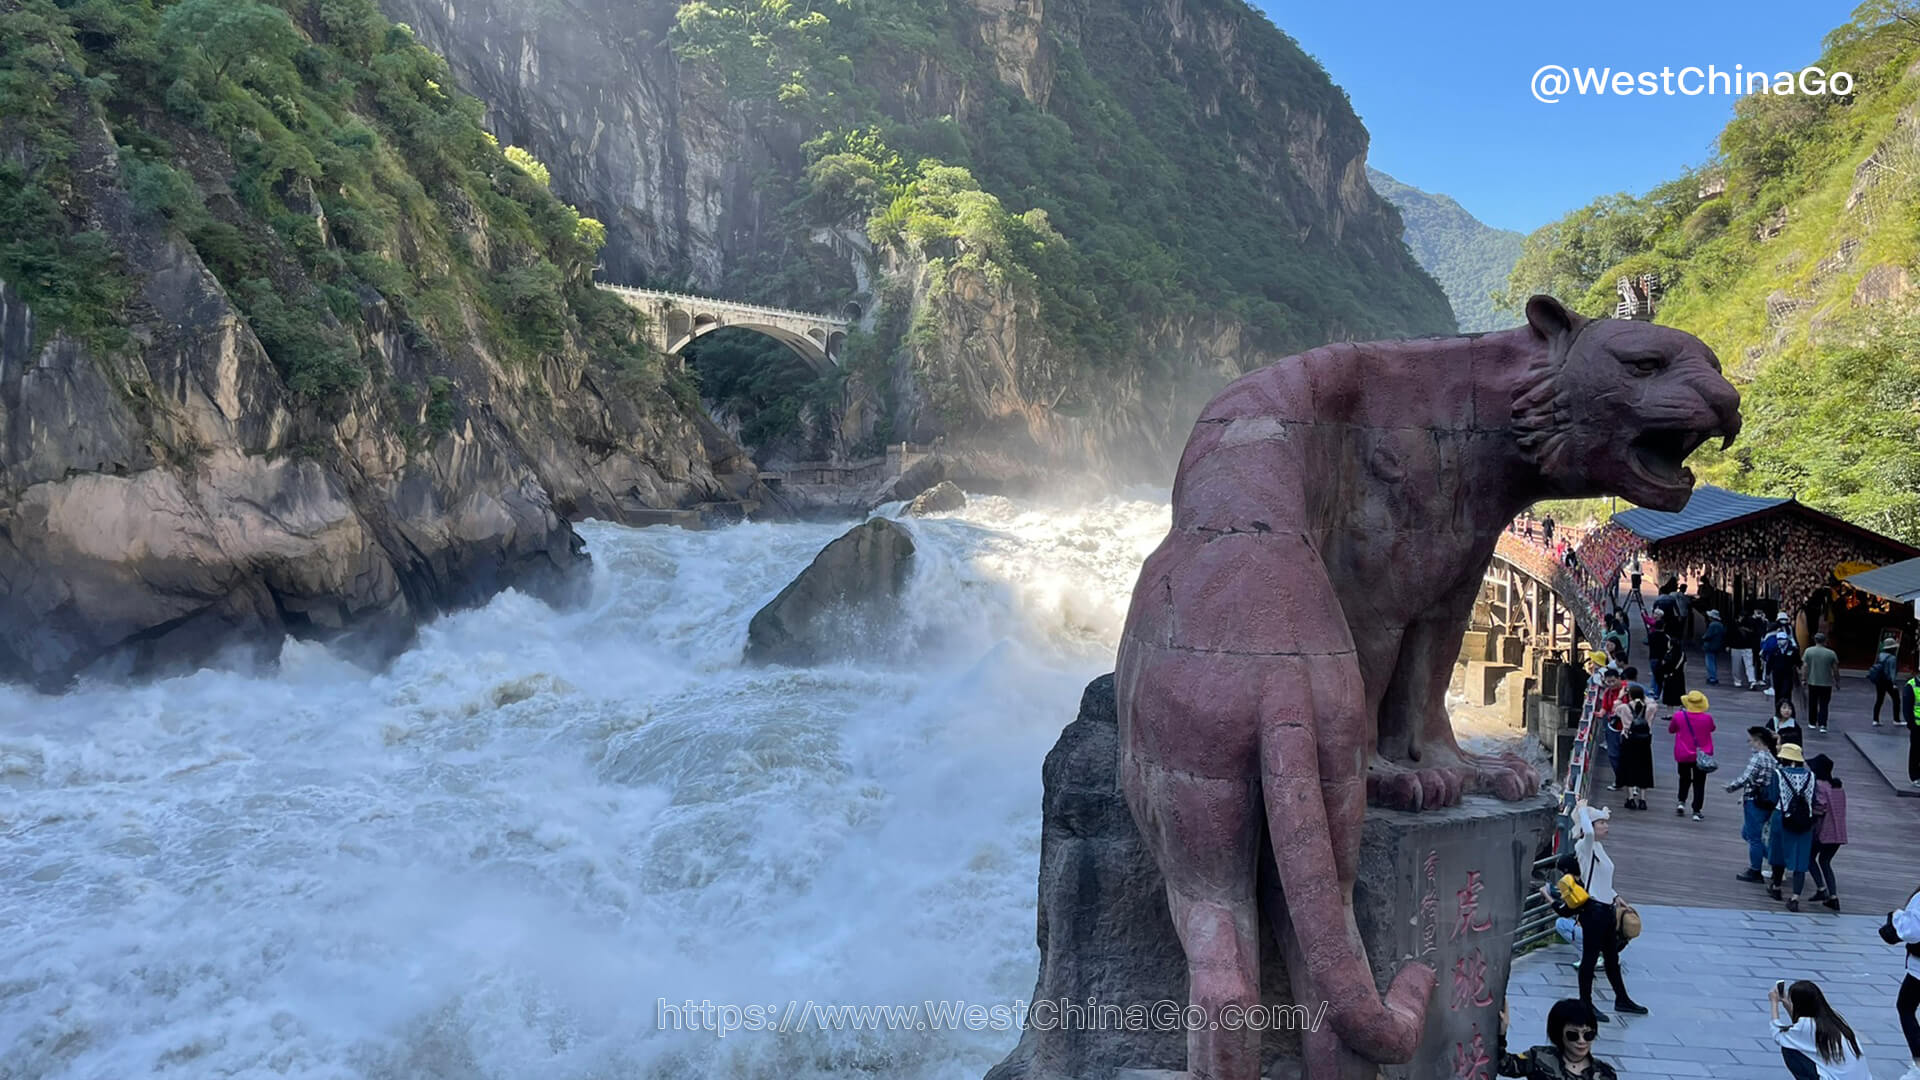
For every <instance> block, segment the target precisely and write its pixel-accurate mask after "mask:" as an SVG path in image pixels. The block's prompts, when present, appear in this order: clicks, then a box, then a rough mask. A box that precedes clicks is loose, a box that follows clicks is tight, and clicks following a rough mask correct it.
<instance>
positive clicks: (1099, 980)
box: [987, 676, 1553, 1080]
mask: <svg viewBox="0 0 1920 1080" xmlns="http://www.w3.org/2000/svg"><path fill="white" fill-rule="evenodd" d="M1118 763H1119V737H1118V729H1117V725H1116V721H1115V716H1114V702H1113V679H1112V677H1111V676H1102V677H1101V678H1099V679H1096V680H1094V682H1093V683H1092V684H1091V685H1089V686H1088V687H1087V691H1086V694H1085V696H1084V697H1083V698H1082V700H1081V705H1080V715H1079V718H1078V719H1077V720H1075V721H1074V723H1072V724H1071V725H1069V726H1068V727H1067V729H1066V730H1065V731H1063V732H1062V733H1061V736H1060V741H1059V742H1058V743H1056V744H1055V745H1054V748H1053V750H1052V752H1051V753H1049V754H1048V755H1047V761H1046V765H1045V767H1044V779H1045V795H1044V796H1043V801H1042V813H1043V822H1044V824H1043V829H1042V839H1041V852H1040V904H1039V933H1038V944H1039V947H1040V977H1039V980H1038V982H1037V984H1036V985H1035V988H1034V993H1033V999H1032V1001H1033V1002H1034V1003H1041V1002H1047V1003H1058V1002H1061V1001H1068V1002H1073V1003H1076V1004H1082V1005H1084V1004H1086V1003H1088V1001H1089V999H1092V1001H1093V1003H1095V1004H1097V1005H1101V1006H1114V1007H1117V1008H1115V1009H1113V1010H1112V1011H1111V1012H1110V1013H1109V1014H1108V1015H1106V1016H1105V1017H1100V1016H1096V1015H1083V1016H1082V1017H1081V1018H1080V1022H1078V1023H1071V1024H1060V1023H1050V1024H1046V1025H1044V1029H1043V1025H1039V1024H1035V1023H1032V1022H1029V1024H1028V1026H1027V1028H1026V1029H1025V1030H1024V1031H1023V1032H1022V1033H1021V1038H1020V1042H1019V1045H1018V1046H1016V1047H1015V1048H1014V1050H1013V1052H1012V1053H1011V1054H1009V1055H1008V1056H1007V1058H1006V1060H1004V1061H1002V1062H1001V1063H1000V1064H999V1065H996V1066H995V1067H994V1068H993V1069H992V1070H991V1071H989V1072H988V1073H987V1080H1123V1078H1125V1080H1132V1078H1144V1077H1154V1076H1161V1075H1171V1076H1178V1075H1181V1070H1183V1069H1184V1067H1185V1062H1186V1034H1185V1031H1184V1029H1182V1028H1181V1027H1179V1026H1178V1024H1177V1023H1173V1024H1164V1023H1156V1022H1155V1020H1154V1016H1153V1010H1154V1008H1155V1003H1157V1002H1173V1003H1176V1004H1177V1006H1179V1007H1182V1008H1183V1007H1184V1006H1185V1005H1186V1002H1187V975H1186V962H1185V959H1184V956H1183V955H1182V953H1181V951H1180V943H1179V940H1178V938H1176V937H1175V935H1174V932H1173V924H1172V921H1171V919H1170V918H1169V916H1168V914H1167V904H1166V894H1165V889H1164V886H1163V885H1162V884H1161V879H1160V874H1159V872H1158V870H1157V869H1155V867H1154V863H1153V859H1152V857H1151V856H1150V855H1149V854H1148V852H1147V850H1146V848H1145V846H1144V845H1143V844H1142V843H1141V842H1140V838H1139V834H1138V832H1137V831H1136V829H1135V827H1134V823H1133V817H1132V815H1131V814H1130V813H1129V812H1128V810H1127V804H1126V800H1125V798H1124V796H1123V795H1122V794H1121V792H1120V787H1119V779H1118V775H1119V772H1118ZM1552 827H1553V805H1552V803H1551V801H1550V800H1548V799H1546V798H1544V797H1542V798H1541V799H1539V800H1532V801H1529V802H1526V803H1518V804H1516V803H1502V802H1498V801H1495V800H1492V799H1484V798H1478V797H1475V798H1469V799H1468V800H1467V801H1466V803H1465V804H1464V805H1462V806H1459V807H1455V808H1452V809H1448V810H1435V811H1427V812H1425V813H1417V814H1408V813H1395V812H1390V811H1379V810H1375V811H1369V812H1368V819H1367V828H1366V838H1365V842H1364V846H1363V849H1362V851H1361V859H1360V873H1359V882H1358V885H1357V887H1356V888H1355V891H1354V907H1355V916H1356V919H1357V921H1358V923H1359V927H1360V933H1361V937H1362V938H1363V939H1364V940H1365V941H1366V943H1367V949H1368V955H1369V957H1370V958H1371V959H1372V961H1373V968H1374V977H1375V981H1376V984H1377V985H1379V986H1381V987H1384V986H1386V984H1387V982H1388V980H1389V979H1390V978H1391V977H1392V974H1393V972H1394V971H1395V970H1396V969H1397V968H1398V967H1399V966H1400V965H1401V964H1402V963H1404V962H1406V961H1408V960H1413V959H1419V960H1422V961H1424V962H1426V963H1428V964H1431V965H1432V966H1433V967H1434V969H1435V970H1436V971H1437V972H1438V973H1439V975H1440V985H1439V987H1438V988H1437V989H1436V990H1435V992H1434V1000H1433V1001H1432V1002H1431V1003H1430V1004H1429V1007H1428V1010H1429V1011H1428V1022H1427V1031H1426V1035H1425V1036H1424V1038H1423V1039H1422V1041H1421V1043H1420V1047H1419V1050H1418V1052H1417V1053H1416V1055H1415V1057H1414V1060H1413V1061H1411V1062H1409V1063H1407V1064H1404V1065H1392V1066H1385V1067H1382V1068H1379V1069H1375V1068H1373V1067H1370V1066H1366V1067H1356V1068H1355V1069H1353V1070H1352V1071H1350V1072H1348V1073H1347V1074H1346V1075H1343V1076H1342V1077H1340V1078H1338V1080H1360V1078H1366V1080H1374V1078H1375V1077H1382V1078H1387V1080H1403V1078H1404V1080H1437V1078H1442V1077H1452V1076H1491V1075H1492V1062H1491V1059H1492V1058H1493V1057H1494V1056H1495V1046H1496V1039H1497V1036H1498V1033H1499V1013H1500V1002H1501V1000H1502V998H1503V997H1504V995H1505V990H1506V983H1507V971H1508V965H1509V963H1510V960H1511V957H1512V946H1513V931H1514V927H1515V925H1516V924H1517V922H1518V919H1519V914H1520V907H1521V901H1522V898H1523V893H1524V891H1525V889H1526V888H1527V885H1528V875H1529V868H1530V866H1531V864H1532V861H1533V857H1534V852H1535V850H1536V849H1537V847H1538V845H1539V842H1540V841H1541V839H1543V838H1544V837H1545V836H1546V835H1547V833H1548V832H1549V831H1550V830H1551V829H1552ZM1262 876H1263V880H1264V881H1265V882H1266V883H1267V885H1268V888H1267V890H1266V895H1267V897H1268V899H1267V901H1266V902H1267V903H1268V905H1269V906H1272V905H1284V903H1285V899H1284V897H1283V896H1281V895H1280V894H1279V891H1278V888H1277V886H1275V885H1274V884H1273V882H1274V875H1273V874H1272V869H1271V866H1270V865H1269V866H1268V867H1265V868H1263V875H1262ZM1260 950H1261V994H1262V1000H1263V1003H1264V1004H1266V1005H1269V1006H1274V1005H1302V1006H1304V1008H1301V1009H1295V1010H1293V1011H1292V1014H1291V1016H1292V1017H1293V1019H1286V1018H1285V1017H1283V1018H1282V1019H1283V1022H1282V1023H1280V1024H1278V1025H1277V1027H1276V1029H1274V1030H1269V1031H1267V1032H1266V1034H1265V1035H1264V1037H1263V1041H1262V1058H1263V1060H1264V1061H1265V1063H1266V1075H1267V1076H1268V1077H1270V1078H1273V1080H1294V1078H1297V1077H1299V1074H1300V1067H1299V1064H1298V1061H1299V1056H1300V1033H1301V1027H1302V1026H1303V1025H1311V1024H1312V1023H1314V1021H1315V1017H1316V1014H1318V1013H1319V1012H1320V1009H1319V1005H1320V1003H1319V1002H1317V1001H1314V1002H1294V1001H1293V995H1292V992H1291V990H1290V988H1289V984H1288V979H1287V973H1286V968H1285V964H1284V962H1283V961H1282V959H1281V952H1280V950H1279V948H1277V947H1276V944H1275V940H1274V937H1273V934H1272V931H1271V926H1270V924H1269V926H1268V928H1267V930H1266V931H1265V932H1264V933H1263V934H1262V941H1261V945H1260ZM1129 1008H1137V1011H1136V1013H1135V1014H1134V1017H1135V1018H1136V1019H1141V1020H1143V1021H1144V1022H1141V1023H1129V1022H1128V1021H1129V1017H1128V1016H1127V1015H1125V1014H1124V1010H1128V1009H1129ZM1046 1009H1047V1010H1048V1013H1049V1014H1051V1013H1056V1012H1057V1009H1055V1008H1054V1006H1053V1005H1052V1004H1049V1005H1048V1006H1046ZM1169 1011H1170V1010H1169V1009H1168V1008H1166V1007H1164V1006H1161V1007H1159V1012H1160V1014H1161V1016H1162V1017H1163V1018H1165V1017H1166V1014H1167V1013H1168V1012H1169ZM1142 1014H1144V1015H1142ZM1481 1056H1485V1057H1486V1058H1488V1059H1489V1063H1488V1064H1487V1065H1486V1067H1484V1068H1481V1069H1480V1070H1479V1071H1478V1072H1475V1071H1474V1066H1475V1064H1476V1062H1477V1061H1478V1059H1479V1058H1480V1057H1481ZM1306 1080H1333V1078H1320V1077H1312V1078H1306Z"/></svg>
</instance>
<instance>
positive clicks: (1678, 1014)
mask: <svg viewBox="0 0 1920 1080" xmlns="http://www.w3.org/2000/svg"><path fill="white" fill-rule="evenodd" d="M1639 910H1640V914H1641V918H1642V919H1643V921H1644V924H1645V929H1644V930H1643V932H1642V934H1641V936H1640V937H1639V938H1638V939H1636V940H1635V941H1634V942H1633V944H1632V945H1630V946H1628V948H1627V950H1626V952H1625V953H1623V954H1622V956H1621V961H1622V967H1623V968H1624V970H1625V978H1626V983H1627V991H1628V992H1629V993H1631V994H1632V995H1633V996H1634V999H1635V1000H1637V1001H1639V1002H1640V1003H1641V1004H1642V1005H1645V1006H1646V1007H1647V1008H1648V1009H1649V1010H1650V1013H1649V1015H1647V1016H1623V1015H1621V1014H1619V1013H1616V1012H1614V1011H1613V992H1612V990H1611V988H1609V987H1608V985H1607V977H1606V973H1605V971H1604V970H1603V971H1600V972H1596V974H1595V977H1594V995H1593V996H1594V1004H1595V1005H1597V1006H1598V1007H1599V1008H1600V1009H1601V1010H1602V1011H1604V1012H1606V1013H1608V1014H1610V1015H1611V1016H1612V1017H1613V1020H1612V1022H1610V1023H1606V1024H1602V1025H1600V1038H1599V1041H1598V1045H1597V1047H1596V1049H1595V1053H1597V1054H1598V1055H1599V1056H1600V1057H1601V1058H1602V1059H1603V1060H1605V1061H1607V1062H1609V1063H1611V1064H1612V1065H1613V1066H1614V1067H1615V1068H1616V1069H1618V1070H1619V1073H1620V1077H1621V1080H1669V1078H1679V1077H1700V1076H1709V1077H1756V1078H1758V1077H1780V1078H1784V1077H1786V1075H1787V1071H1786V1067H1785V1065H1783V1064H1782V1063H1781V1059H1780V1051H1779V1049H1778V1048H1777V1046H1776V1045H1775V1043H1774V1041H1773V1037H1772V1035H1771V1034H1770V1027H1769V1024H1768V1021H1767V990H1768V989H1769V988H1770V987H1771V986H1772V985H1773V983H1774V981H1775V980H1776V979H1786V980H1787V981H1788V982H1792V981H1793V980H1795V979H1801V978H1810V979H1812V980H1814V981H1815V982H1817V983H1819V984H1820V988H1821V989H1822V990H1823V991H1825V993H1826V995H1827V998H1828V1000H1830V1001H1831V1002H1833V1005H1834V1008H1836V1009H1838V1010H1839V1011H1840V1012H1841V1014H1842V1015H1843V1016H1845V1017H1846V1020H1847V1022H1848V1023H1849V1024H1851V1025H1852V1026H1853V1029H1854V1031H1855V1032H1856V1033H1857V1034H1858V1035H1859V1036H1860V1040H1861V1044H1862V1046H1861V1049H1863V1050H1864V1051H1866V1055H1867V1059H1868V1061H1869V1062H1870V1063H1871V1067H1872V1072H1873V1077H1874V1080H1895V1078H1897V1077H1898V1076H1900V1074H1901V1073H1902V1072H1904V1071H1906V1068H1907V1066H1908V1060H1907V1049H1906V1042H1905V1040H1904V1039H1902V1037H1901V1035H1900V1022H1899V1018H1898V1017H1897V1016H1896V1014H1895V1012H1894V1008H1893V1001H1894V995H1895V994H1896V993H1897V992H1898V991H1899V987H1900V978H1901V971H1902V958H1903V953H1902V952H1901V951H1900V950H1898V949H1896V948H1894V947H1892V946H1889V945H1885V944H1883V943H1882V942H1881V941H1880V938H1879V935H1878V933H1877V930H1878V928H1879V925H1880V922H1881V921H1882V920H1881V919H1880V918H1875V917H1873V916H1868V915H1838V916H1829V917H1828V918H1824V919H1818V920H1809V919H1806V918H1804V917H1802V916H1797V915H1790V914H1787V913H1786V912H1783V911H1782V912H1774V911H1740V910H1730V909H1726V908H1690V907H1653V906H1641V907H1640V909H1639ZM1579 960H1580V955H1579V953H1578V952H1576V951H1575V950H1574V948H1573V947H1572V946H1571V945H1555V946H1552V947H1549V948H1546V949H1541V950H1538V951H1536V952H1532V953H1529V954H1527V955H1526V956H1523V957H1520V958H1519V959H1517V960H1515V961H1514V965H1513V974H1512V977H1511V979H1510V980H1509V982H1508V984H1507V1007H1508V1014H1509V1028H1508V1034H1507V1040H1508V1044H1509V1047H1510V1048H1511V1049H1516V1050H1518V1049H1524V1048H1526V1047H1528V1046H1532V1045H1534V1044H1536V1043H1540V1042H1544V1041H1545V1035H1546V1021H1547V1010H1548V1008H1549V1007H1551V1006H1552V1005H1553V1003H1554V1002H1555V1001H1557V1000H1559V999H1560V998H1563V997H1576V996H1578V989H1577V987H1578V981H1577V978H1576V976H1577V968H1578V965H1579Z"/></svg>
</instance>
